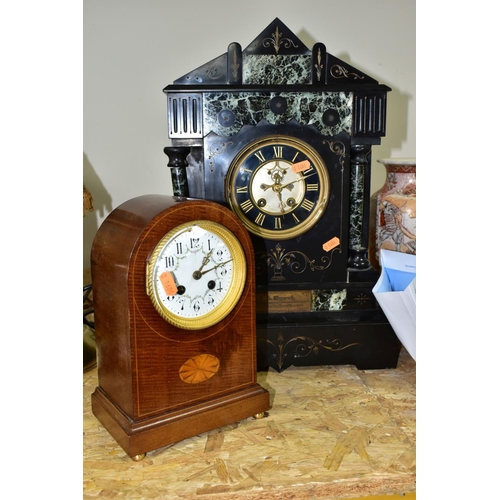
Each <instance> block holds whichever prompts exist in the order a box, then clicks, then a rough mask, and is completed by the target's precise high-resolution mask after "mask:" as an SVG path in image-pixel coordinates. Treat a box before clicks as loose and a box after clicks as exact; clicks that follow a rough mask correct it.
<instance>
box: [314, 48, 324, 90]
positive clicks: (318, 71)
mask: <svg viewBox="0 0 500 500" xmlns="http://www.w3.org/2000/svg"><path fill="white" fill-rule="evenodd" d="M316 60H317V63H316V64H315V65H314V67H315V68H316V78H317V80H318V82H319V81H320V80H321V71H322V70H323V64H322V63H321V49H318V52H317V54H316Z"/></svg>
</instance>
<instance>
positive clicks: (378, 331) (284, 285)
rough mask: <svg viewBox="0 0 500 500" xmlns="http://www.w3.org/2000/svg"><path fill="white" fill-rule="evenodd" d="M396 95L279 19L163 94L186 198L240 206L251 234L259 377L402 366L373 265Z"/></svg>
mask: <svg viewBox="0 0 500 500" xmlns="http://www.w3.org/2000/svg"><path fill="white" fill-rule="evenodd" d="M186 56H189V55H188V54H186ZM390 90H391V89H390V88H389V87H387V86H385V85H381V84H379V83H378V82H377V81H376V80H374V79H373V78H371V77H370V76H368V75H367V74H365V73H363V72H361V71H359V70H358V69H356V68H354V67H353V66H350V65H349V64H346V63H345V62H343V61H341V60H340V59H337V58H336V57H334V56H332V55H331V54H329V53H327V52H326V48H325V45H324V44H322V43H316V44H315V45H314V46H313V48H312V49H311V50H309V49H308V48H307V47H306V46H305V45H304V44H303V43H302V42H301V41H300V40H299V38H298V37H297V36H296V35H294V34H293V33H292V32H291V31H290V30H289V29H288V28H287V27H286V26H285V25H284V24H283V23H282V22H281V21H280V20H279V19H275V20H274V21H273V22H272V23H271V24H269V26H268V27H267V28H266V29H264V31H262V33H261V34H260V35H258V36H257V38H255V40H254V41H253V42H251V43H250V45H248V46H247V48H246V49H244V50H242V48H241V46H240V44H239V43H236V42H234V43H231V44H229V46H228V50H227V53H225V54H222V55H221V56H219V57H216V58H215V59H213V60H211V61H210V62H208V63H206V64H204V65H202V66H200V67H199V68H197V69H195V70H193V71H191V72H190V73H188V74H186V75H185V76H183V77H181V78H179V79H177V80H175V81H174V82H173V84H172V85H168V86H167V87H166V88H165V89H164V92H165V94H166V97H167V110H168V136H169V138H170V140H171V143H172V147H167V148H165V153H166V154H167V155H168V157H169V160H170V161H169V166H170V167H172V171H171V172H172V181H173V187H174V193H175V194H179V195H187V194H189V196H192V197H194V198H200V199H207V200H211V201H214V202H217V203H220V204H222V205H224V206H226V207H228V208H230V209H231V210H232V211H233V212H234V213H235V214H236V215H237V216H238V217H239V219H240V220H241V221H242V222H243V224H244V225H245V227H246V228H247V230H248V231H249V232H250V233H251V237H252V241H253V246H254V251H255V259H256V270H257V271H256V272H257V275H256V280H257V313H258V315H257V345H258V361H259V367H264V366H272V367H273V368H275V369H277V370H278V371H282V370H284V369H285V368H287V367H288V366H290V365H291V364H294V365H320V364H345V363H351V364H355V365H356V366H357V367H358V368H361V369H367V368H387V367H395V366H396V364H397V360H398V356H399V350H400V343H399V341H398V339H397V337H396V335H395V333H394V331H393V329H392V328H391V326H390V324H389V323H388V321H387V319H386V318H385V316H384V314H383V313H382V311H381V310H380V308H379V307H378V306H377V303H376V301H375V298H374V296H373V294H372V292H371V290H372V288H373V286H374V284H375V282H376V280H377V278H378V273H377V272H376V271H375V270H374V268H373V267H372V266H371V264H370V261H369V258H368V238H369V201H370V170H371V147H372V145H376V144H380V141H381V137H383V136H384V135H385V128H386V96H387V92H388V91H390Z"/></svg>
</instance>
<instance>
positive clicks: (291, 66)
mask: <svg viewBox="0 0 500 500" xmlns="http://www.w3.org/2000/svg"><path fill="white" fill-rule="evenodd" d="M177 85H194V86H199V85H202V86H205V85H207V86H214V85H215V86H221V85H231V86H242V87H247V86H251V87H252V88H255V87H256V86H257V87H262V88H264V87H266V88H269V87H283V86H284V87H288V86H308V85H311V86H314V87H315V88H316V87H321V86H326V87H330V88H332V89H334V90H343V88H345V89H348V88H349V87H350V86H353V85H354V86H355V87H358V88H359V86H361V87H364V86H365V85H366V86H369V87H373V86H378V82H377V81H376V80H375V79H373V78H372V77H370V76H368V75H367V74H365V73H363V72H362V71H360V70H358V69H357V68H355V67H354V66H351V65H350V64H347V63H345V62H344V61H342V60H341V59H339V58H337V57H335V56H333V55H331V54H329V53H328V52H327V51H326V47H325V45H324V44H323V43H316V44H315V45H314V46H313V47H312V48H311V49H309V48H308V47H307V46H306V45H305V44H304V43H303V42H302V41H301V40H300V39H299V38H298V37H297V35H295V34H294V33H293V32H292V31H291V30H290V29H289V28H288V27H287V26H286V25H285V24H284V23H283V22H282V21H281V20H280V19H279V18H276V19H274V21H272V22H271V23H270V24H269V25H268V26H267V27H266V28H265V29H264V30H263V31H262V32H261V33H260V34H259V35H258V36H257V37H256V38H255V39H254V40H253V41H252V42H251V43H250V44H249V45H248V46H247V47H246V48H245V49H242V48H241V45H240V44H239V43H238V42H232V43H230V44H229V46H228V51H227V52H226V53H224V54H222V55H220V56H218V57H216V58H214V59H212V60H211V61H209V62H207V63H205V64H203V65H202V66H200V67H198V68H196V69H194V70H193V71H190V72H189V73H187V74H186V75H184V76H182V77H181V78H178V79H176V80H175V81H174V86H177Z"/></svg>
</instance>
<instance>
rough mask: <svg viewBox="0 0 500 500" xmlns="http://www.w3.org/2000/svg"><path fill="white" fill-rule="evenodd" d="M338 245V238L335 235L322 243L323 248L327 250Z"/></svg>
mask: <svg viewBox="0 0 500 500" xmlns="http://www.w3.org/2000/svg"><path fill="white" fill-rule="evenodd" d="M339 245H340V240H339V239H338V238H337V237H336V236H335V237H333V238H332V239H331V240H328V241H327V242H326V243H323V250H324V251H325V252H329V251H330V250H331V249H332V248H335V247H338V246H339Z"/></svg>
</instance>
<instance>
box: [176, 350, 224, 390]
mask: <svg viewBox="0 0 500 500" xmlns="http://www.w3.org/2000/svg"><path fill="white" fill-rule="evenodd" d="M219 366H220V361H219V359H218V358H216V357H215V356H212V355H211V354H198V356H195V357H194V358H191V359H188V360H187V361H186V362H185V363H184V364H183V365H182V366H181V367H180V369H179V376H180V378H181V380H182V381H183V382H186V384H199V383H201V382H205V380H208V379H209V378H211V377H213V376H214V375H215V374H216V373H217V372H218V371H219Z"/></svg>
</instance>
